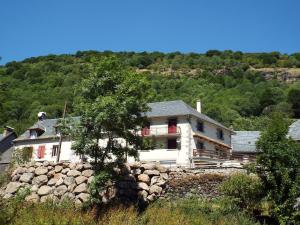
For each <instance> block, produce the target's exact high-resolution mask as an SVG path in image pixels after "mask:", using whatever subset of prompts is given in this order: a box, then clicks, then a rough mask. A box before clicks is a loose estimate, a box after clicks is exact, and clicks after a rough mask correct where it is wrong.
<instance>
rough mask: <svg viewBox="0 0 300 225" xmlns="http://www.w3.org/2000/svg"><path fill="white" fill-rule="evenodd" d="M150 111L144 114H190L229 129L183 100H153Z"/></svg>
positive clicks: (161, 115) (157, 115) (159, 115)
mask: <svg viewBox="0 0 300 225" xmlns="http://www.w3.org/2000/svg"><path fill="white" fill-rule="evenodd" d="M148 106H149V107H150V109H151V110H150V112H147V113H146V115H147V116H148V117H150V118H151V117H163V116H184V115H192V116H195V117H196V118H199V119H201V120H204V121H207V122H209V123H212V124H215V125H217V126H219V127H222V128H224V129H227V130H230V129H229V128H227V127H225V126H224V125H223V124H221V123H219V122H217V121H215V120H214V119H212V118H210V117H208V116H206V115H205V114H203V113H199V112H198V111H197V110H196V109H194V108H192V107H191V106H189V105H188V104H186V103H185V102H184V101H181V100H176V101H166V102H154V103H149V104H148Z"/></svg>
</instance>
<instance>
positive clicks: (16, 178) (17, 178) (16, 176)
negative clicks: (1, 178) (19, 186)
mask: <svg viewBox="0 0 300 225" xmlns="http://www.w3.org/2000/svg"><path fill="white" fill-rule="evenodd" d="M20 177H21V176H20V175H19V174H16V175H14V176H13V177H12V179H11V181H13V182H15V181H18V180H19V179H20Z"/></svg>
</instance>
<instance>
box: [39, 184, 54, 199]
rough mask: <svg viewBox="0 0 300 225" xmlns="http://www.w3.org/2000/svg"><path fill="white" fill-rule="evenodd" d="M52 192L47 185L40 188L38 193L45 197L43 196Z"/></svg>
mask: <svg viewBox="0 0 300 225" xmlns="http://www.w3.org/2000/svg"><path fill="white" fill-rule="evenodd" d="M51 192H52V188H51V187H49V186H47V185H44V186H42V187H40V188H39V190H38V192H37V193H38V195H40V196H43V195H48V194H50V193H51Z"/></svg>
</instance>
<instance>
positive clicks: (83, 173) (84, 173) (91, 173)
mask: <svg viewBox="0 0 300 225" xmlns="http://www.w3.org/2000/svg"><path fill="white" fill-rule="evenodd" d="M81 174H82V176H85V177H90V176H92V175H93V174H94V171H93V170H84V171H82V173H81Z"/></svg>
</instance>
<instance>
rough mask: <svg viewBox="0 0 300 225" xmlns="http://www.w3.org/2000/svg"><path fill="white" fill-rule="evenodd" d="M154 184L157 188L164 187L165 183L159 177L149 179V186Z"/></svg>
mask: <svg viewBox="0 0 300 225" xmlns="http://www.w3.org/2000/svg"><path fill="white" fill-rule="evenodd" d="M153 184H156V185H157V186H164V185H165V184H166V181H165V180H164V179H163V178H161V177H160V176H154V177H152V178H151V185H153Z"/></svg>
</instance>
